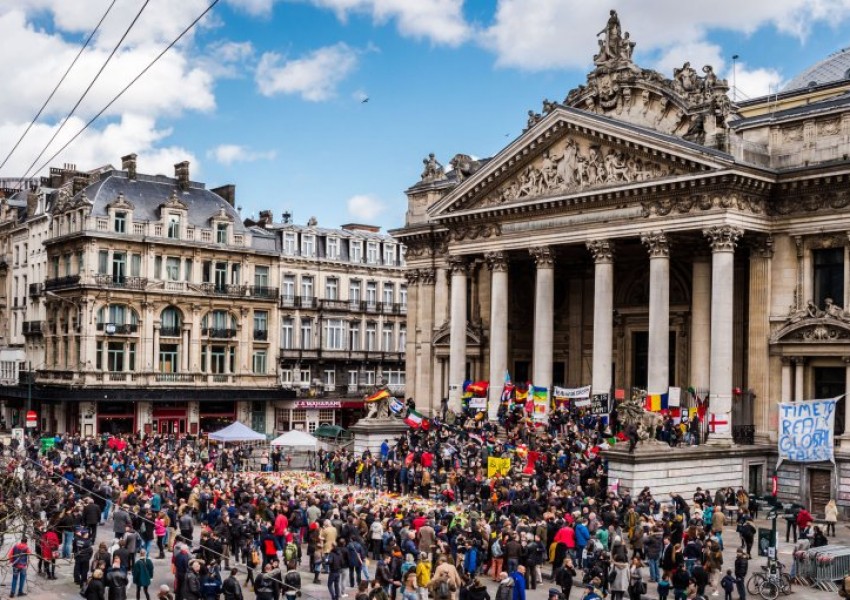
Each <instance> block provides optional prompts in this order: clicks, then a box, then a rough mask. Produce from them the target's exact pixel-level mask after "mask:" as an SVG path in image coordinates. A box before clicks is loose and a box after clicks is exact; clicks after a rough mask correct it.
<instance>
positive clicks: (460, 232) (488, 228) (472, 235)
mask: <svg viewBox="0 0 850 600" xmlns="http://www.w3.org/2000/svg"><path fill="white" fill-rule="evenodd" d="M500 235H502V226H501V225H500V224H499V223H478V224H474V225H461V226H460V227H457V228H455V229H453V230H452V232H451V239H452V240H453V241H455V242H459V241H461V240H477V239H480V238H491V237H498V236H500Z"/></svg>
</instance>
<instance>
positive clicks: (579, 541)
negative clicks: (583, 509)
mask: <svg viewBox="0 0 850 600" xmlns="http://www.w3.org/2000/svg"><path fill="white" fill-rule="evenodd" d="M575 532H576V533H575V535H576V558H577V559H578V564H579V567H581V568H582V569H583V568H584V559H583V558H582V555H583V554H584V548H585V546H587V542H589V541H590V530H589V529H588V528H587V519H585V518H584V517H582V518H581V519H579V522H578V525H576V529H575Z"/></svg>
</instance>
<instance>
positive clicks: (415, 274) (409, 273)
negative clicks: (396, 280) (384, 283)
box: [404, 269, 419, 286]
mask: <svg viewBox="0 0 850 600" xmlns="http://www.w3.org/2000/svg"><path fill="white" fill-rule="evenodd" d="M404 278H405V279H407V285H410V286H413V285H416V282H418V281H419V269H407V270H406V271H405V272H404Z"/></svg>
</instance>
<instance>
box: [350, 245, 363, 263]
mask: <svg viewBox="0 0 850 600" xmlns="http://www.w3.org/2000/svg"><path fill="white" fill-rule="evenodd" d="M348 254H349V256H350V257H351V262H353V263H361V262H363V242H361V241H354V240H351V241H350V242H349V247H348Z"/></svg>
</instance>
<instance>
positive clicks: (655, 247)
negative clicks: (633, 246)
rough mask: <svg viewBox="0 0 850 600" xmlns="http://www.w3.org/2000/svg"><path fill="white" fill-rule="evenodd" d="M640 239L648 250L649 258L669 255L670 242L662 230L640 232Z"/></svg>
mask: <svg viewBox="0 0 850 600" xmlns="http://www.w3.org/2000/svg"><path fill="white" fill-rule="evenodd" d="M640 241H641V243H642V244H643V245H644V246H646V248H647V250H649V258H668V257H669V256H670V244H669V243H668V242H667V235H666V234H665V233H664V232H663V231H652V232H649V233H642V234H641V236H640Z"/></svg>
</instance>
